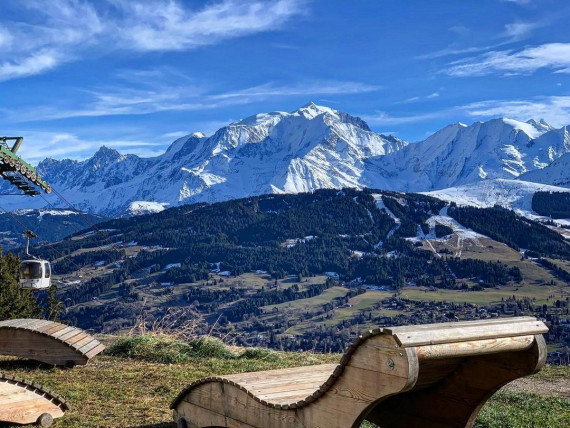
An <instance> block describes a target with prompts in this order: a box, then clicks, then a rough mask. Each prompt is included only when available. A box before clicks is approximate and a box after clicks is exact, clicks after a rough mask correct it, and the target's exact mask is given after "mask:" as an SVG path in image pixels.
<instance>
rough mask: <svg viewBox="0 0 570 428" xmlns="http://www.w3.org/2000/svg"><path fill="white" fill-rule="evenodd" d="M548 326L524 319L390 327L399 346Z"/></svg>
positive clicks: (533, 330) (515, 333)
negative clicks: (430, 327) (400, 328)
mask: <svg viewBox="0 0 570 428" xmlns="http://www.w3.org/2000/svg"><path fill="white" fill-rule="evenodd" d="M547 331H548V328H547V327H546V326H545V325H544V323H543V322H541V321H537V320H534V321H524V322H519V323H506V324H503V323H492V324H488V325H485V326H481V325H480V324H472V325H463V326H459V327H453V324H450V325H449V327H448V328H440V329H437V330H427V329H418V330H413V331H410V330H408V331H404V332H400V331H398V329H397V328H394V329H392V331H391V333H392V334H393V336H394V338H395V339H396V342H398V345H400V346H406V347H409V346H422V345H435V344H439V343H452V342H462V341H470V340H484V339H493V338H501V337H509V336H529V335H535V334H542V333H546V332H547Z"/></svg>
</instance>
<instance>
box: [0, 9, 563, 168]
mask: <svg viewBox="0 0 570 428" xmlns="http://www.w3.org/2000/svg"><path fill="white" fill-rule="evenodd" d="M569 18H570V2H566V1H562V0H540V1H539V0H478V1H476V2H474V1H472V2H467V1H457V0H447V1H444V0H441V1H430V2H424V1H412V0H409V1H405V0H378V1H373V0H362V1H331V0H313V1H300V0H276V1H261V0H251V1H235V0H215V1H207V2H200V1H189V0H148V1H143V0H92V1H86V0H50V1H43V0H3V1H2V2H0V91H1V92H0V93H1V97H2V102H1V104H0V134H4V135H22V136H24V137H25V144H24V146H23V149H22V154H23V156H25V157H27V158H28V159H30V160H31V161H32V162H37V161H39V160H41V159H43V158H44V157H47V156H52V157H55V158H64V157H69V158H74V159H83V158H85V157H88V156H90V155H92V154H93V153H94V152H95V151H96V150H97V148H98V147H99V146H100V145H102V144H105V145H107V146H109V147H114V148H117V149H118V150H119V151H121V152H123V153H136V154H139V155H142V156H153V155H157V154H160V153H162V152H163V151H164V150H165V149H166V147H167V146H168V145H169V144H170V143H171V142H172V141H173V140H174V139H175V138H177V137H179V136H182V135H185V134H189V133H191V132H195V131H203V132H205V133H206V134H210V133H212V132H214V131H215V130H216V129H218V128H220V127H221V126H223V125H224V124H227V123H229V122H230V121H234V120H237V119H240V118H242V117H246V116H249V115H251V114H254V113H258V112H265V111H274V110H284V111H292V110H295V109H296V108H298V107H300V106H301V105H303V104H306V103H307V102H309V101H314V102H316V103H318V104H323V105H328V106H330V107H333V108H336V109H339V110H343V111H346V112H349V113H351V114H354V115H359V116H361V117H362V118H364V119H365V120H366V121H367V122H368V123H369V124H370V126H371V127H372V128H373V129H374V130H376V131H378V132H384V133H393V134H395V135H397V136H398V137H400V138H403V139H405V140H409V141H418V140H422V139H424V138H426V137H427V136H428V135H429V134H431V133H432V132H435V131H437V130H438V129H440V128H442V127H443V126H445V125H447V124H449V123H453V122H458V121H461V122H465V123H472V122H474V121H477V120H487V119H489V118H492V117H499V116H507V117H511V118H515V119H519V120H527V119H529V118H532V117H534V118H545V119H546V120H547V121H549V122H550V123H552V124H554V125H556V126H562V125H564V124H570V115H569V113H570V31H569V30H568V26H567V22H568V20H569Z"/></svg>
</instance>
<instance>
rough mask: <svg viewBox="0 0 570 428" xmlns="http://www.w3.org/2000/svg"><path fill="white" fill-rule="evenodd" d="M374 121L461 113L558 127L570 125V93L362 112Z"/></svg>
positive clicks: (418, 120) (453, 118) (452, 116)
mask: <svg viewBox="0 0 570 428" xmlns="http://www.w3.org/2000/svg"><path fill="white" fill-rule="evenodd" d="M359 116H360V117H362V119H364V120H365V121H366V122H368V123H369V124H371V125H376V126H390V125H405V124H410V123H421V122H427V121H431V120H433V119H445V118H447V119H449V120H450V121H457V120H458V119H460V118H461V117H465V116H467V117H471V118H473V120H488V119H491V118H497V117H508V118H510V119H516V120H520V121H527V120H529V119H532V118H535V119H541V118H543V119H545V120H546V121H547V122H548V123H550V124H551V125H553V126H555V127H561V126H565V125H570V96H550V97H539V98H533V99H529V100H483V101H478V102H474V103H469V104H464V105H458V106H454V107H450V108H445V109H441V110H436V111H430V112H429V113H417V114H409V115H405V116H393V115H390V114H388V113H385V112H382V111H381V112H377V113H376V114H374V115H365V114H362V115H359Z"/></svg>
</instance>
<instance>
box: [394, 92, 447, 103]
mask: <svg viewBox="0 0 570 428" xmlns="http://www.w3.org/2000/svg"><path fill="white" fill-rule="evenodd" d="M437 97H439V92H432V93H431V94H429V95H426V96H421V97H420V96H415V97H410V98H406V99H405V100H404V101H400V102H398V103H396V104H409V103H417V102H420V101H425V100H432V99H434V98H437Z"/></svg>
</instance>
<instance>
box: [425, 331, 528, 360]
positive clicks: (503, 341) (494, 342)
mask: <svg viewBox="0 0 570 428" xmlns="http://www.w3.org/2000/svg"><path fill="white" fill-rule="evenodd" d="M533 344H534V336H517V337H503V338H498V339H484V340H472V341H468V342H458V343H441V344H438V345H425V346H418V348H417V353H418V358H419V359H420V361H421V360H435V359H444V358H453V357H467V356H469V355H483V354H497V353H501V352H516V351H525V350H527V349H530V348H531V347H532V346H533Z"/></svg>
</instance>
